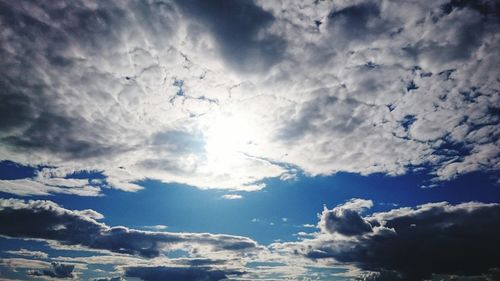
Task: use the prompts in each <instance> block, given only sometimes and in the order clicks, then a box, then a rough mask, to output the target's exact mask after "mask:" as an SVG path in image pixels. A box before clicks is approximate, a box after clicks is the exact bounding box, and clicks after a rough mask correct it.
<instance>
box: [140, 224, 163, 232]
mask: <svg viewBox="0 0 500 281" xmlns="http://www.w3.org/2000/svg"><path fill="white" fill-rule="evenodd" d="M143 227H144V228H146V229H151V230H155V231H161V230H165V229H167V227H168V226H166V225H163V224H157V225H148V226H143Z"/></svg>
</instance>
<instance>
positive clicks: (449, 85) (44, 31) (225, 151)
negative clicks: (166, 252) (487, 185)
mask: <svg viewBox="0 0 500 281" xmlns="http://www.w3.org/2000/svg"><path fill="white" fill-rule="evenodd" d="M0 5H1V6H0V7H1V9H0V10H1V12H0V25H1V27H2V33H1V34H0V38H1V40H0V42H1V43H0V55H1V57H2V58H3V59H2V62H1V63H0V69H1V73H0V74H1V75H0V85H1V88H2V92H1V100H2V102H1V103H0V112H1V116H0V128H1V130H0V131H1V133H0V158H1V159H8V160H12V161H15V162H17V163H23V164H26V165H45V166H47V167H51V168H49V169H61V168H63V169H67V170H69V171H78V170H97V171H102V174H103V176H104V177H105V178H106V183H107V184H108V185H109V186H110V187H114V188H119V189H123V190H127V191H136V190H139V189H140V186H138V185H137V182H138V181H140V180H142V179H146V178H148V179H156V180H160V181H164V182H179V183H185V184H189V185H193V186H197V187H200V188H225V189H234V190H258V189H261V188H263V187H264V185H263V183H262V180H264V179H266V178H271V177H276V178H279V177H281V178H282V179H283V180H289V179H293V178H294V177H295V175H296V174H297V171H299V170H300V172H301V173H302V172H303V173H302V174H305V175H308V176H314V175H323V174H332V173H335V172H339V171H345V172H354V173H360V174H370V173H377V172H381V173H386V174H389V175H400V174H404V173H406V172H408V171H411V170H412V169H414V168H420V167H422V166H423V167H426V168H429V169H430V170H431V172H432V173H433V174H435V176H436V178H437V179H439V180H447V179H451V178H454V177H456V176H458V175H461V174H464V173H468V172H473V171H497V170H498V169H499V165H500V162H499V158H498V155H499V148H498V147H499V145H498V122H499V120H498V107H499V106H498V104H499V95H498V92H499V89H500V82H499V81H498V79H497V77H498V67H496V66H497V65H498V64H499V63H500V61H499V56H498V45H499V40H500V37H499V36H498V32H496V31H497V30H498V27H499V21H498V13H497V12H496V6H495V5H496V4H495V2H494V1H488V0H481V1H447V0H442V1H418V2H415V1H382V2H380V1H370V0H364V1H351V2H348V1H306V2H304V1H283V2H282V1H246V0H245V1H230V2H227V1H196V0H190V1H168V0H166V1H134V0H129V1H119V2H115V1H112V2H106V3H101V2H93V1H90V2H89V1H72V2H70V3H67V2H64V1H50V2H47V1H14V2H12V1H9V2H3V3H2V4H0ZM73 184H76V183H72V182H71V181H69V180H61V179H59V180H58V182H57V184H56V183H55V182H54V180H51V181H50V182H42V181H40V180H39V179H30V180H26V179H19V180H11V181H8V182H2V184H1V185H0V186H1V187H2V189H3V190H4V191H6V192H10V193H13V194H16V195H46V194H49V193H71V194H79V195H87V196H94V195H97V194H99V190H98V189H97V188H98V187H96V186H92V185H90V186H89V185H88V184H86V183H84V182H79V183H78V186H75V188H70V189H67V188H63V187H64V186H73ZM19 186H26V187H27V188H26V189H25V190H28V191H29V192H28V191H22V190H23V189H22V188H20V187H19Z"/></svg>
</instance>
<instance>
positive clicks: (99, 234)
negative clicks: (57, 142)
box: [0, 199, 258, 258]
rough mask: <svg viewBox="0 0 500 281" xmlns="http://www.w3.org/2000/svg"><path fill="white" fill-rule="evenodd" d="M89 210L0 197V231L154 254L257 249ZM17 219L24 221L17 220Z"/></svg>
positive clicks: (234, 239)
mask: <svg viewBox="0 0 500 281" xmlns="http://www.w3.org/2000/svg"><path fill="white" fill-rule="evenodd" d="M89 213H90V212H89V210H85V211H73V210H68V209H65V208H62V207H60V206H59V205H57V204H56V203H53V202H51V201H41V200H35V201H23V200H17V199H0V220H1V221H2V222H4V223H3V225H2V228H1V229H0V234H1V235H4V236H8V237H13V238H36V239H43V240H48V241H55V242H57V243H60V244H61V245H75V246H76V245H80V246H83V247H86V248H90V249H97V250H108V251H111V252H115V253H123V254H130V255H138V256H142V257H148V258H152V257H158V256H160V255H161V254H162V251H167V250H168V249H171V248H175V246H176V245H177V246H179V245H190V247H193V248H196V247H197V246H199V247H203V246H206V247H208V248H209V249H210V250H211V251H215V252H217V251H228V252H233V253H238V252H241V251H252V250H258V245H257V243H256V242H255V241H253V240H251V239H249V238H245V237H240V236H231V235H217V234H209V233H173V232H154V231H140V230H135V229H129V228H126V227H123V226H115V227H109V226H107V225H105V224H103V223H100V222H97V221H96V220H95V217H96V216H95V214H94V213H93V214H92V215H89ZM19 221H22V222H24V223H22V224H20V223H18V222H19Z"/></svg>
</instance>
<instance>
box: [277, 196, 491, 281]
mask: <svg viewBox="0 0 500 281" xmlns="http://www.w3.org/2000/svg"><path fill="white" fill-rule="evenodd" d="M356 201H357V200H351V201H349V202H348V203H346V204H345V205H340V206H337V207H335V208H333V209H332V210H329V209H326V208H325V210H324V211H323V213H322V214H321V216H320V222H319V225H320V229H321V232H320V233H316V234H315V237H314V238H312V239H305V240H303V241H302V242H298V243H288V244H287V243H284V244H276V245H275V246H276V247H278V248H280V247H284V248H290V249H294V251H295V252H297V253H302V254H303V255H305V256H306V257H309V258H310V259H313V260H317V261H321V260H328V259H334V260H335V261H337V262H340V263H347V264H354V265H355V266H357V267H358V268H360V269H362V270H368V271H375V272H379V273H377V274H375V275H370V276H372V277H370V278H372V279H370V278H368V277H366V278H368V279H366V280H397V279H394V278H395V277H394V276H400V277H401V280H424V279H426V278H430V277H431V276H432V275H433V274H441V275H455V276H478V275H482V274H484V275H485V276H487V275H488V274H489V271H490V270H491V269H494V268H498V267H499V266H500V263H499V261H500V253H499V252H498V251H497V249H498V248H499V247H500V238H499V237H498V235H497V233H498V232H499V231H500V223H499V221H498V216H500V205H498V204H486V203H478V202H469V203H461V204H458V205H452V204H449V203H447V202H440V203H428V204H424V205H420V206H417V207H415V208H398V209H393V210H390V211H387V212H381V213H374V214H372V215H368V216H362V215H361V214H360V213H359V212H360V209H359V208H357V207H356V206H355V205H357V204H352V203H353V202H356ZM350 205H351V206H353V209H349V208H348V207H349V206H350ZM366 206H371V203H370V204H366ZM339 234H340V236H339ZM384 276H386V277H387V276H393V277H390V278H389V277H387V278H389V279H383V278H382V277H384ZM375 277H376V278H375ZM377 278H378V279H377ZM391 278H393V279H391Z"/></svg>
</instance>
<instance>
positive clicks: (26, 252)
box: [4, 248, 49, 259]
mask: <svg viewBox="0 0 500 281" xmlns="http://www.w3.org/2000/svg"><path fill="white" fill-rule="evenodd" d="M4 253H7V254H11V255H16V256H26V257H34V258H38V259H46V258H48V256H49V255H48V254H47V253H44V252H41V251H30V250H26V249H23V248H21V249H20V250H16V251H14V250H11V251H5V252H4Z"/></svg>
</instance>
